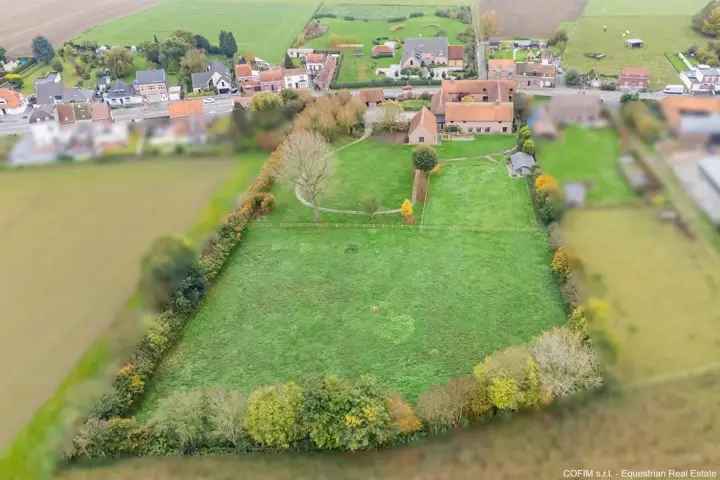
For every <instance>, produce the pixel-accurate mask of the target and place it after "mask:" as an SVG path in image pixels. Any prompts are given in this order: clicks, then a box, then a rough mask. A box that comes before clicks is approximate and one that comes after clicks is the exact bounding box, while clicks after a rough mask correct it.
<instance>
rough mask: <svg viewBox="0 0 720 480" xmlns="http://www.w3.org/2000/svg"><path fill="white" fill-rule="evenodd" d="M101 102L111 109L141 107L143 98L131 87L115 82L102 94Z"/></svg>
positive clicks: (121, 82)
mask: <svg viewBox="0 0 720 480" xmlns="http://www.w3.org/2000/svg"><path fill="white" fill-rule="evenodd" d="M103 100H104V101H105V103H107V104H108V105H110V107H112V108H118V107H132V106H136V105H142V103H143V97H142V95H140V94H139V93H137V92H136V91H135V88H134V87H133V86H132V85H128V84H127V83H125V82H123V81H122V80H117V81H116V82H115V83H113V84H112V85H111V86H110V88H109V89H108V90H107V92H105V93H104V94H103Z"/></svg>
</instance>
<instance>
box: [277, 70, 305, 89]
mask: <svg viewBox="0 0 720 480" xmlns="http://www.w3.org/2000/svg"><path fill="white" fill-rule="evenodd" d="M283 80H284V85H285V88H290V89H298V88H309V87H310V76H309V75H308V72H307V71H305V69H304V68H288V69H285V70H283Z"/></svg>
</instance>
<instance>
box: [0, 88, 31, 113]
mask: <svg viewBox="0 0 720 480" xmlns="http://www.w3.org/2000/svg"><path fill="white" fill-rule="evenodd" d="M27 106H28V104H27V100H26V99H25V97H24V96H23V94H22V93H20V92H16V91H15V90H10V89H9V88H0V116H3V115H20V114H22V113H24V112H25V110H26V109H27Z"/></svg>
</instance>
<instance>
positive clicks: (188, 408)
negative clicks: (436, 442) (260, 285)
mask: <svg viewBox="0 0 720 480" xmlns="http://www.w3.org/2000/svg"><path fill="white" fill-rule="evenodd" d="M421 428H422V422H421V421H420V419H419V418H418V416H417V415H416V414H415V411H414V410H413V408H412V406H410V405H409V404H408V403H406V402H405V401H404V400H403V399H402V398H401V397H400V396H399V395H397V394H391V393H388V392H386V391H385V390H383V389H382V388H380V387H379V385H378V384H377V382H376V381H375V380H374V379H373V378H372V377H368V376H363V377H360V378H359V379H358V380H356V381H348V380H344V379H340V378H338V377H335V376H327V377H323V378H320V379H316V380H311V381H308V382H306V383H305V384H303V385H299V384H297V383H294V382H288V383H284V384H277V385H269V386H264V387H260V388H257V389H256V390H254V391H253V392H252V393H251V394H250V396H249V397H247V398H246V397H245V396H244V395H243V394H242V393H240V392H237V391H226V390H191V391H183V392H177V393H175V394H173V395H171V396H169V397H167V398H164V399H163V400H161V401H160V402H159V403H158V405H157V407H156V409H155V411H154V412H153V414H152V416H151V418H150V419H149V421H148V422H147V423H146V424H140V423H138V422H137V421H136V420H135V419H134V418H120V417H113V418H110V419H100V418H97V417H93V418H91V419H89V420H88V421H87V422H85V424H84V425H83V426H82V427H81V428H80V429H79V431H78V433H77V435H76V436H75V438H74V440H73V447H74V451H73V453H72V457H71V458H104V457H118V456H124V455H158V454H160V455H162V454H165V455H167V454H193V453H197V452H206V451H207V452H231V451H249V450H258V449H263V448H269V449H289V448H293V449H307V448H313V449H323V450H349V451H354V450H360V449H367V448H373V447H378V446H381V445H384V444H387V443H389V442H391V441H396V440H400V439H407V438H409V437H410V436H412V435H413V434H415V433H416V432H418V431H420V430H421Z"/></svg>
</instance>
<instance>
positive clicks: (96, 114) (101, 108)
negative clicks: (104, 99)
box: [91, 103, 112, 122]
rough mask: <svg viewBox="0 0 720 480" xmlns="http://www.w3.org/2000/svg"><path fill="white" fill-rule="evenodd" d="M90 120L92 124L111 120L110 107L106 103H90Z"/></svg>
mask: <svg viewBox="0 0 720 480" xmlns="http://www.w3.org/2000/svg"><path fill="white" fill-rule="evenodd" d="M91 106H92V119H93V121H94V122H102V121H107V120H112V117H111V115H110V105H108V104H107V103H92V104H91Z"/></svg>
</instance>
